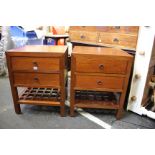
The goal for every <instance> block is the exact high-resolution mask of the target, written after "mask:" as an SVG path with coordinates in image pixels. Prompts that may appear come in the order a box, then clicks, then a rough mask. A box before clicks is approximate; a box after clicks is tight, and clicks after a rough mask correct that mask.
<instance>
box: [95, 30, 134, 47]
mask: <svg viewBox="0 0 155 155" xmlns="http://www.w3.org/2000/svg"><path fill="white" fill-rule="evenodd" d="M98 43H101V44H110V45H115V46H123V47H125V48H134V49H135V48H136V45H137V36H135V35H127V34H118V33H103V32H102V33H100V35H99V39H98Z"/></svg>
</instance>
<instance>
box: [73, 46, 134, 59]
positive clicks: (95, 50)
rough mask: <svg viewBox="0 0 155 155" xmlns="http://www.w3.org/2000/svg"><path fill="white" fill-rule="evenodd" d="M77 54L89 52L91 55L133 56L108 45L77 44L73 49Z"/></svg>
mask: <svg viewBox="0 0 155 155" xmlns="http://www.w3.org/2000/svg"><path fill="white" fill-rule="evenodd" d="M73 53H75V54H89V55H107V56H123V57H132V56H131V55H130V54H128V53H127V52H125V51H123V50H121V49H117V48H106V47H87V46H75V47H74V49H73Z"/></svg>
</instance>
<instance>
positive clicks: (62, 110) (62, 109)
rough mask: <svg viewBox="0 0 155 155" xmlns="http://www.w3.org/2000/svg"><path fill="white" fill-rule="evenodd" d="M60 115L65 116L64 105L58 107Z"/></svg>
mask: <svg viewBox="0 0 155 155" xmlns="http://www.w3.org/2000/svg"><path fill="white" fill-rule="evenodd" d="M60 115H61V117H64V116H65V106H64V105H63V106H61V107H60Z"/></svg>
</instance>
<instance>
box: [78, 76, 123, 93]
mask: <svg viewBox="0 0 155 155" xmlns="http://www.w3.org/2000/svg"><path fill="white" fill-rule="evenodd" d="M123 86H124V78H123V77H113V76H96V75H76V78H75V87H76V88H78V89H107V90H110V89H116V90H118V91H122V90H123Z"/></svg>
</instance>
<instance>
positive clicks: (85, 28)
mask: <svg viewBox="0 0 155 155" xmlns="http://www.w3.org/2000/svg"><path fill="white" fill-rule="evenodd" d="M96 27H97V26H70V28H69V31H72V30H73V31H96V30H97V28H96Z"/></svg>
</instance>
